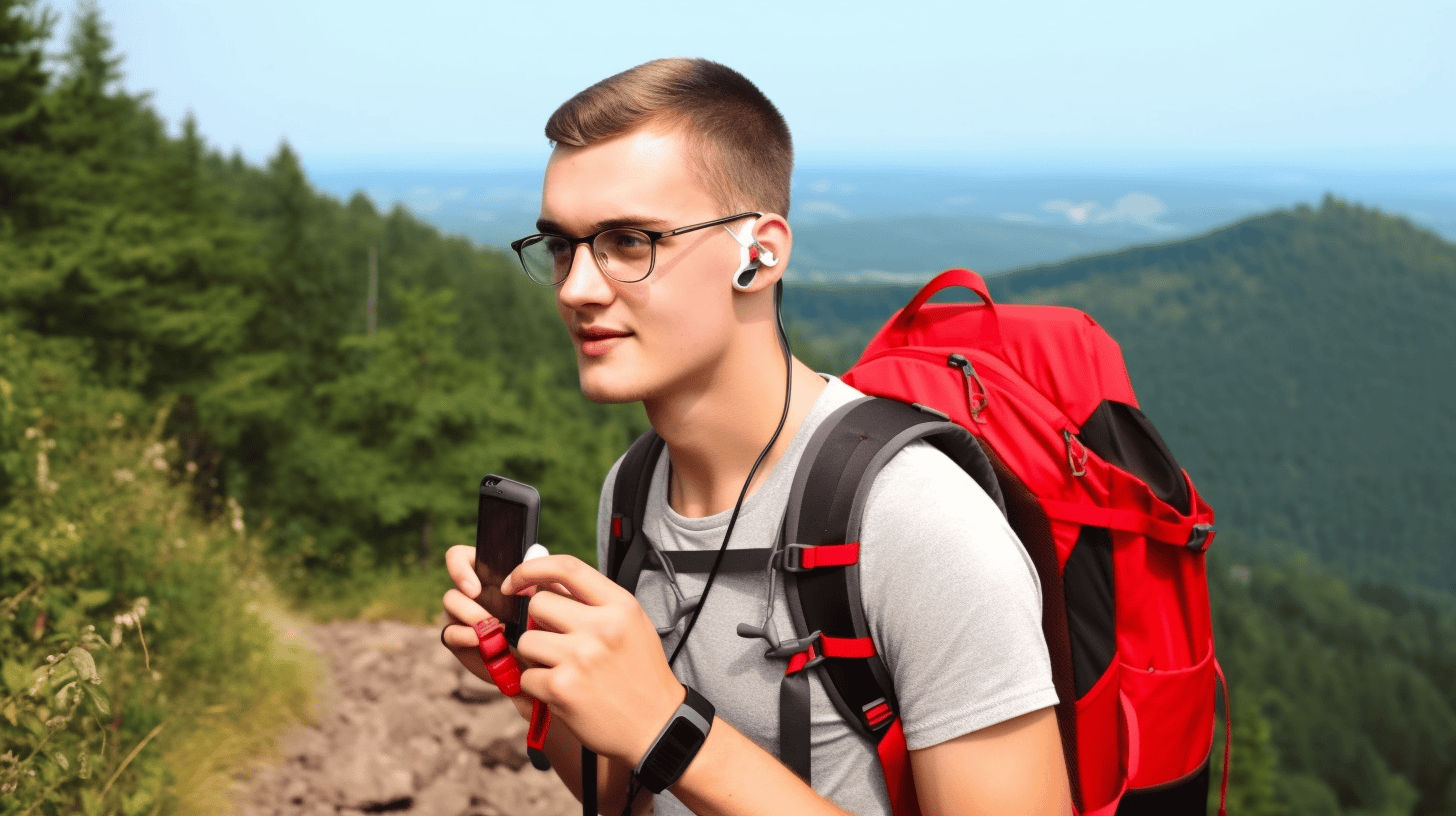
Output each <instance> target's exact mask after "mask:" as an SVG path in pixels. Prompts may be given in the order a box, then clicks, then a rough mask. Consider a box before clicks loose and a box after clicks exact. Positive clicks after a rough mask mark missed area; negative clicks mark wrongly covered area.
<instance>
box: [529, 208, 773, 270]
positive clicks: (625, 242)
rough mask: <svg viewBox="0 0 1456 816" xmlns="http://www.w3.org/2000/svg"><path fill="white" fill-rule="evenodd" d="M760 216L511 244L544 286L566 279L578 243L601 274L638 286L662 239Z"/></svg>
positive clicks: (619, 229)
mask: <svg viewBox="0 0 1456 816" xmlns="http://www.w3.org/2000/svg"><path fill="white" fill-rule="evenodd" d="M761 215H763V213H756V212H743V213H739V214H737V215H730V216H728V217H727V218H719V219H716V220H713V221H704V222H703V223H701V224H693V225H691V226H687V227H678V228H677V229H675V230H668V231H667V232H657V231H655V230H644V229H635V228H629V227H612V228H610V229H604V230H602V231H601V232H597V233H594V234H592V235H588V236H586V237H585V238H570V237H567V236H565V235H552V234H550V233H537V234H535V235H527V236H526V237H525V238H522V239H520V240H519V241H512V242H511V249H514V250H515V251H516V256H517V257H519V258H520V259H521V268H522V269H525V270H526V274H527V275H528V276H530V278H531V280H533V281H535V282H537V283H539V284H541V285H543V286H556V285H557V284H559V283H561V282H562V281H564V280H566V276H567V274H569V273H570V272H571V262H572V259H573V258H575V257H576V247H577V245H578V244H590V245H591V253H592V258H593V259H595V260H596V264H597V268H598V269H600V270H602V274H604V275H606V276H607V277H609V278H611V279H612V280H614V281H618V282H619V283H636V282H637V281H640V280H642V279H643V278H645V277H647V276H648V275H651V274H652V268H653V267H654V266H656V265H657V242H658V241H660V240H662V239H663V238H668V237H671V236H673V235H682V234H683V233H685V232H692V231H693V230H700V229H706V228H708V227H716V226H718V225H719V224H727V223H729V222H732V221H737V220H738V219H740V218H750V217H752V218H758V217H759V216H761ZM725 229H726V227H725Z"/></svg>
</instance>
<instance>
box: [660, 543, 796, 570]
mask: <svg viewBox="0 0 1456 816" xmlns="http://www.w3.org/2000/svg"><path fill="white" fill-rule="evenodd" d="M773 552H774V551H773V548H772V547H754V548H751V549H744V550H735V549H733V548H731V547H730V548H729V549H727V550H724V551H723V565H722V566H720V567H719V568H718V571H719V572H762V571H764V570H767V569H768V564H769V561H770V560H772V558H773ZM660 555H661V556H667V560H668V562H670V563H671V564H672V568H673V569H674V570H676V571H677V572H686V573H698V572H709V571H711V570H712V569H713V559H715V558H717V557H718V551H717V550H666V551H664V552H661V553H658V552H656V551H649V552H648V553H647V561H646V562H645V563H644V564H643V565H642V568H643V569H645V570H660V569H662V562H661V561H659V560H658V557H659V556H660Z"/></svg>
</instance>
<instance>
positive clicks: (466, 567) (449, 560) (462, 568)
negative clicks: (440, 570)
mask: <svg viewBox="0 0 1456 816" xmlns="http://www.w3.org/2000/svg"><path fill="white" fill-rule="evenodd" d="M445 569H446V570H447V571H448V572H449V573H450V580H452V581H454V582H455V586H456V588H458V589H459V590H460V591H461V592H463V593H465V594H466V595H468V596H470V597H472V598H478V597H480V579H479V578H477V577H475V548H474V547H469V546H466V545H464V544H456V545H455V546H453V547H451V548H450V549H448V550H446V551H445Z"/></svg>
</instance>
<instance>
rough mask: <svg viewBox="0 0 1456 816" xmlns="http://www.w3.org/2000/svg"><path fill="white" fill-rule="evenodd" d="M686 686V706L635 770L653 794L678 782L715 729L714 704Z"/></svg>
mask: <svg viewBox="0 0 1456 816" xmlns="http://www.w3.org/2000/svg"><path fill="white" fill-rule="evenodd" d="M683 689H684V690H685V691H686V692H687V696H686V697H685V698H684V699H683V702H682V705H680V706H678V707H677V711H675V712H673V715H672V717H671V718H669V719H668V721H667V725H664V726H663V727H662V730H661V731H660V732H658V734H657V739H655V740H653V741H652V746H651V747H649V748H648V749H647V753H645V754H643V755H642V761H641V762H638V763H637V767H636V768H634V769H633V770H632V775H633V776H635V777H637V781H638V782H641V783H642V786H643V787H645V788H647V789H648V790H650V791H652V792H653V793H662V792H663V791H664V790H667V789H668V788H669V787H672V785H673V783H674V782H677V780H678V778H679V777H681V776H682V775H683V772H684V771H686V770H687V768H688V765H691V764H692V761H693V758H694V757H696V756H697V755H698V749H700V748H702V747H703V742H704V741H706V740H707V738H708V732H709V731H710V730H712V728H713V704H712V703H710V702H708V700H707V698H705V697H703V695H701V694H699V693H698V692H697V691H696V690H694V689H693V687H692V686H689V685H687V684H683Z"/></svg>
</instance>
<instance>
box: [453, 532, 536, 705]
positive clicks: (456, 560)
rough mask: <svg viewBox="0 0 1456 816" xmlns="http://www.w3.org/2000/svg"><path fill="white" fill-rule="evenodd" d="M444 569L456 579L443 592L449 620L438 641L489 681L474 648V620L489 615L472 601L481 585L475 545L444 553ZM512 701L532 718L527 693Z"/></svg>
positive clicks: (479, 619) (478, 594)
mask: <svg viewBox="0 0 1456 816" xmlns="http://www.w3.org/2000/svg"><path fill="white" fill-rule="evenodd" d="M445 569H446V570H447V571H449V573H450V578H451V580H453V581H454V582H455V588H454V589H451V590H450V591H448V592H446V593H445V598H444V606H445V615H446V617H447V618H448V619H449V623H448V624H446V626H445V628H444V629H443V630H441V632H440V642H441V643H443V644H445V646H446V647H447V648H449V649H450V651H451V652H453V653H454V654H455V659H456V660H459V661H460V663H461V664H462V665H463V666H465V668H467V669H469V670H470V673H471V674H473V675H475V676H476V677H479V678H480V679H482V680H484V681H486V682H487V683H491V682H493V681H492V680H491V679H490V672H489V671H487V670H486V668H485V661H483V660H481V658H480V649H478V648H477V643H478V642H479V639H478V638H477V637H476V636H475V629H474V628H473V627H474V626H475V624H476V623H478V622H480V621H483V620H485V619H486V618H488V617H490V613H489V612H487V611H485V607H483V606H481V605H480V604H478V603H476V602H475V599H476V598H478V597H480V589H481V587H480V579H479V578H477V577H476V575H475V548H474V547H467V546H464V545H457V546H454V547H451V548H450V549H449V551H447V552H446V553H445ZM522 668H524V666H523V667H522ZM511 701H512V702H514V703H515V704H516V711H518V712H520V715H521V716H522V717H523V718H525V719H530V718H531V698H530V697H527V696H526V695H518V696H516V697H513V698H511Z"/></svg>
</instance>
